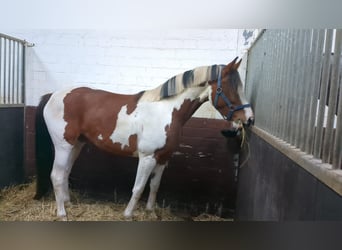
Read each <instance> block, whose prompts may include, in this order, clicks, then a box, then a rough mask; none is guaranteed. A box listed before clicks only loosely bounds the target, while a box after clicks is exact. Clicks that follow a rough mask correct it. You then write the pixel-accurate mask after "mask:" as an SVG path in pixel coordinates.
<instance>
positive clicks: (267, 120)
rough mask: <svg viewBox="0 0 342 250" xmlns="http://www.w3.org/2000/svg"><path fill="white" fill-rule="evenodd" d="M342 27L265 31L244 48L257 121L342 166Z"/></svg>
mask: <svg viewBox="0 0 342 250" xmlns="http://www.w3.org/2000/svg"><path fill="white" fill-rule="evenodd" d="M341 47H342V30H332V29H327V30H317V29H314V30H312V29H310V30H265V31H264V32H262V34H261V35H260V37H259V38H258V39H257V41H256V42H255V43H254V44H253V46H252V47H251V48H250V50H249V52H248V64H247V76H246V93H247V96H248V98H249V99H250V101H251V104H252V106H253V108H254V112H255V117H256V120H255V125H256V126H257V127H258V128H260V129H262V130H264V131H266V132H267V133H269V134H271V135H273V136H275V137H277V138H279V139H281V140H283V141H285V142H287V143H289V144H290V145H292V146H294V147H295V148H297V149H300V150H301V151H302V152H305V153H306V154H308V155H313V156H314V157H315V158H316V159H321V160H322V163H327V164H331V166H332V168H333V169H341V158H342V87H341V72H342V60H341Z"/></svg>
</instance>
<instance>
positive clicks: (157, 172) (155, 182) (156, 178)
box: [146, 164, 167, 211]
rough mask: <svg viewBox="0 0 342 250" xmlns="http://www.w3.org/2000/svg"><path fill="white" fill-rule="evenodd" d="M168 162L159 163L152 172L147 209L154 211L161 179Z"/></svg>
mask: <svg viewBox="0 0 342 250" xmlns="http://www.w3.org/2000/svg"><path fill="white" fill-rule="evenodd" d="M166 166H167V164H164V165H157V166H156V167H155V168H154V169H153V172H152V178H151V182H150V194H149V196H148V200H147V204H146V209H147V210H150V211H152V210H153V209H154V206H155V203H156V198H157V192H158V189H159V185H160V180H161V177H162V174H163V172H164V169H165V167H166Z"/></svg>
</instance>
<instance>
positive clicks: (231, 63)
mask: <svg viewBox="0 0 342 250" xmlns="http://www.w3.org/2000/svg"><path fill="white" fill-rule="evenodd" d="M238 58H239V57H238V56H237V57H235V58H234V60H233V61H231V62H230V63H228V64H227V66H226V68H227V70H228V71H229V70H231V69H235V62H236V60H237V59H238Z"/></svg>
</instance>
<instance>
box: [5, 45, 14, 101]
mask: <svg viewBox="0 0 342 250" xmlns="http://www.w3.org/2000/svg"><path fill="white" fill-rule="evenodd" d="M12 43H13V42H12V41H9V49H8V92H7V93H6V94H7V95H8V103H9V104H12V103H13V101H12V88H13V84H12V80H13V79H12V65H13V63H12V61H13V51H12Z"/></svg>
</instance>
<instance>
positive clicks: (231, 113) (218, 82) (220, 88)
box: [214, 70, 251, 121]
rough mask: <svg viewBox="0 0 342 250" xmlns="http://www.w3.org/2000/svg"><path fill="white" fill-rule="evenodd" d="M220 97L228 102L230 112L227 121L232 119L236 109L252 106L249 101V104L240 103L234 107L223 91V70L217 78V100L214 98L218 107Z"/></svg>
mask: <svg viewBox="0 0 342 250" xmlns="http://www.w3.org/2000/svg"><path fill="white" fill-rule="evenodd" d="M219 97H221V98H222V99H223V101H224V102H225V103H226V105H227V106H228V107H229V112H228V114H227V117H226V118H225V119H226V120H227V121H230V120H231V119H232V117H233V114H234V112H235V111H239V110H242V109H244V108H248V107H251V105H250V104H249V103H248V104H243V105H239V106H237V107H234V106H233V105H232V103H231V102H230V101H229V99H228V97H227V96H226V95H225V94H224V93H223V92H222V84H221V70H220V71H219V75H218V78H217V89H216V96H215V100H214V106H215V108H217V103H218V99H219Z"/></svg>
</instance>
